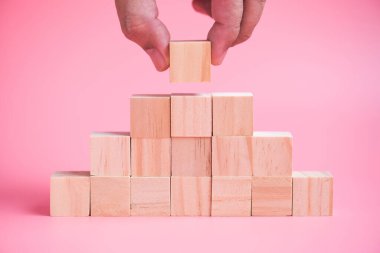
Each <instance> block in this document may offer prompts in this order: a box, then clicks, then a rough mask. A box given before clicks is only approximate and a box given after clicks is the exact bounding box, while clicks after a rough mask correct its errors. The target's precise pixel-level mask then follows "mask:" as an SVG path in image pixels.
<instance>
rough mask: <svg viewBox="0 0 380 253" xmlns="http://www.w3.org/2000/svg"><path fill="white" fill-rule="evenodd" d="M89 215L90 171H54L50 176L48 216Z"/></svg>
mask: <svg viewBox="0 0 380 253" xmlns="http://www.w3.org/2000/svg"><path fill="white" fill-rule="evenodd" d="M89 215H90V172H89V171H75V172H74V171H67V172H55V173H54V174H53V175H52V176H51V177H50V216H89Z"/></svg>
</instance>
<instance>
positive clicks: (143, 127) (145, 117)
mask: <svg viewBox="0 0 380 253" xmlns="http://www.w3.org/2000/svg"><path fill="white" fill-rule="evenodd" d="M130 101H131V121H130V123H131V137H133V138H169V137H170V96H169V95H133V96H132V97H131V99H130Z"/></svg>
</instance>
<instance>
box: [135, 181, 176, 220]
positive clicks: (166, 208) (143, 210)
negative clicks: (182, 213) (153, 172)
mask: <svg viewBox="0 0 380 253" xmlns="http://www.w3.org/2000/svg"><path fill="white" fill-rule="evenodd" d="M131 215H132V216H170V177H132V178H131Z"/></svg>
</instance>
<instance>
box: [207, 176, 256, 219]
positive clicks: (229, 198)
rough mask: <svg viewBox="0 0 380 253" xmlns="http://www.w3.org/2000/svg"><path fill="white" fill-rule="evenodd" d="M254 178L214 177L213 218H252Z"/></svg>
mask: <svg viewBox="0 0 380 253" xmlns="http://www.w3.org/2000/svg"><path fill="white" fill-rule="evenodd" d="M251 182H252V177H212V203H211V216H251Z"/></svg>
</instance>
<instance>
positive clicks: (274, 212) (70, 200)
mask: <svg viewBox="0 0 380 253" xmlns="http://www.w3.org/2000/svg"><path fill="white" fill-rule="evenodd" d="M90 213H91V216H130V215H132V216H170V215H172V216H251V215H253V216H288V215H332V177H331V175H330V174H328V173H322V172H317V173H314V174H313V173H311V172H310V173H307V172H304V173H300V172H298V174H297V173H295V174H294V175H293V179H292V178H290V177H265V178H264V177H263V178H261V177H260V178H257V177H253V178H252V177H212V178H211V177H174V176H173V177H97V176H91V177H90V176H89V173H88V172H58V173H55V174H54V175H53V176H52V177H51V193H50V214H51V216H89V215H90Z"/></svg>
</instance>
